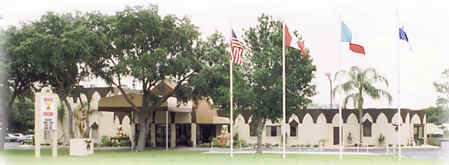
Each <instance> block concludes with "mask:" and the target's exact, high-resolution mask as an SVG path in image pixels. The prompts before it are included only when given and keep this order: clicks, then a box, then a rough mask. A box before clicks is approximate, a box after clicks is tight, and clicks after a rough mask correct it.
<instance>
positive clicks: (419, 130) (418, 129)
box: [413, 124, 424, 145]
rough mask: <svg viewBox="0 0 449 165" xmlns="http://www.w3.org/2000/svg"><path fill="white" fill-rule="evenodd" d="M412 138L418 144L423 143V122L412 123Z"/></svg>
mask: <svg viewBox="0 0 449 165" xmlns="http://www.w3.org/2000/svg"><path fill="white" fill-rule="evenodd" d="M413 139H414V140H415V143H416V144H418V145H421V144H424V124H415V125H413Z"/></svg>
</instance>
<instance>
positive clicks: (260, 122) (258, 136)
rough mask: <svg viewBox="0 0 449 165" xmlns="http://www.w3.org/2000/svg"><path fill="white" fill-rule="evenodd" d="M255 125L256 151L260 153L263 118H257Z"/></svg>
mask: <svg viewBox="0 0 449 165" xmlns="http://www.w3.org/2000/svg"><path fill="white" fill-rule="evenodd" d="M256 124H257V125H256V127H257V151H256V153H258V154H261V153H262V148H263V146H262V135H263V128H264V126H265V119H262V120H257V123H256Z"/></svg>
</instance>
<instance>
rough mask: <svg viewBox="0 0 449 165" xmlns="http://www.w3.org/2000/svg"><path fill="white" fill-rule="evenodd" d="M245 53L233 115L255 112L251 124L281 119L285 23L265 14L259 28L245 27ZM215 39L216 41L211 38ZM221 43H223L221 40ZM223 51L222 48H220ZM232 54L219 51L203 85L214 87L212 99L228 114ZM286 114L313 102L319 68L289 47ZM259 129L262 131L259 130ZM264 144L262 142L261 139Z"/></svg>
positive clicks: (237, 74) (235, 70) (235, 79)
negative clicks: (230, 56)
mask: <svg viewBox="0 0 449 165" xmlns="http://www.w3.org/2000/svg"><path fill="white" fill-rule="evenodd" d="M240 38H243V41H244V46H245V53H244V60H243V61H242V64H241V65H233V97H234V105H233V107H234V108H235V109H234V115H235V116H237V115H238V114H241V113H247V114H250V115H252V116H253V117H252V121H256V122H251V123H252V124H255V125H256V128H257V129H260V128H262V127H257V125H264V124H265V121H266V120H272V121H274V122H276V121H279V119H280V118H281V116H282V62H281V58H282V22H281V21H279V20H274V19H273V18H272V17H270V16H267V15H262V16H261V17H259V18H258V24H257V26H256V27H251V28H249V29H246V30H244V35H243V37H240ZM212 41H213V40H212ZM219 43H220V42H219ZM220 50H221V49H220ZM228 54H229V53H222V54H217V56H219V57H220V59H217V61H218V60H221V61H220V63H217V65H212V69H211V70H212V71H211V72H208V73H205V74H207V76H205V77H209V79H207V81H203V82H202V83H201V82H200V83H199V84H204V85H203V86H208V87H213V88H212V89H213V90H212V89H211V91H207V92H210V98H211V99H212V100H213V103H214V105H215V107H217V108H218V109H219V110H221V111H225V113H224V114H229V96H230V92H229V86H230V85H229V79H230V77H229V58H228V56H227V55H228ZM285 57H286V84H287V85H286V88H287V89H286V98H287V100H286V104H287V110H286V111H287V115H289V114H292V113H295V112H298V110H299V109H302V108H303V107H305V105H307V104H309V103H311V100H310V98H311V97H312V96H313V95H315V93H316V92H315V86H314V85H313V84H312V83H311V81H312V78H313V73H314V72H315V71H316V68H315V66H314V65H312V59H311V58H310V56H302V55H301V53H300V51H299V50H296V49H291V48H286V55H285ZM258 131H259V132H260V131H261V130H258ZM259 143H260V144H261V142H259Z"/></svg>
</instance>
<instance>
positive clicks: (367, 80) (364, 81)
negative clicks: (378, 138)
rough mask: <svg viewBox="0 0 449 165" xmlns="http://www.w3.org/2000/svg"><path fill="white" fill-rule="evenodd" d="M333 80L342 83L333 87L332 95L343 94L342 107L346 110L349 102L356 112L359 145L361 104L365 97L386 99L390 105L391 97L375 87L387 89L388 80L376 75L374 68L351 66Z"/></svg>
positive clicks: (360, 141) (338, 73) (360, 137)
mask: <svg viewBox="0 0 449 165" xmlns="http://www.w3.org/2000/svg"><path fill="white" fill-rule="evenodd" d="M334 79H335V80H337V79H338V80H340V81H343V82H342V83H341V84H338V85H337V86H335V88H334V90H333V93H332V94H333V95H334V96H335V94H336V93H337V92H344V93H345V95H346V96H345V97H344V102H343V107H344V108H346V107H347V104H349V102H352V103H353V105H354V108H357V109H358V111H357V113H358V121H360V122H359V128H360V131H359V132H360V136H359V143H360V144H361V143H362V133H363V131H362V129H363V128H362V114H363V112H362V111H363V103H364V101H365V98H366V97H370V98H373V99H381V98H386V99H387V101H388V103H389V104H391V102H392V101H393V97H392V96H391V94H390V93H389V92H388V91H386V90H384V89H381V88H378V87H376V86H375V85H378V84H379V83H380V84H382V85H385V87H388V80H387V79H386V78H385V77H383V76H382V75H380V74H379V73H377V71H376V70H375V69H374V68H367V69H363V68H360V67H357V66H352V67H351V68H350V69H349V70H348V71H345V70H342V71H339V72H337V73H336V74H335V78H334Z"/></svg>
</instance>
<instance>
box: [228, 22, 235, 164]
mask: <svg viewBox="0 0 449 165" xmlns="http://www.w3.org/2000/svg"><path fill="white" fill-rule="evenodd" d="M231 33H232V29H231ZM232 53H233V52H232V48H231V57H232V58H231V61H229V83H230V89H229V90H230V94H229V99H230V103H229V104H230V106H229V107H230V109H229V111H230V113H231V114H230V116H229V127H230V132H231V135H230V137H229V138H230V140H231V141H230V142H231V144H230V146H231V152H230V156H231V158H232V156H233V155H232V154H233V153H232V150H233V146H232V145H233V136H232V110H233V103H232V65H233V62H234V61H233V60H234V58H235V57H234V56H233V55H232Z"/></svg>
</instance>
